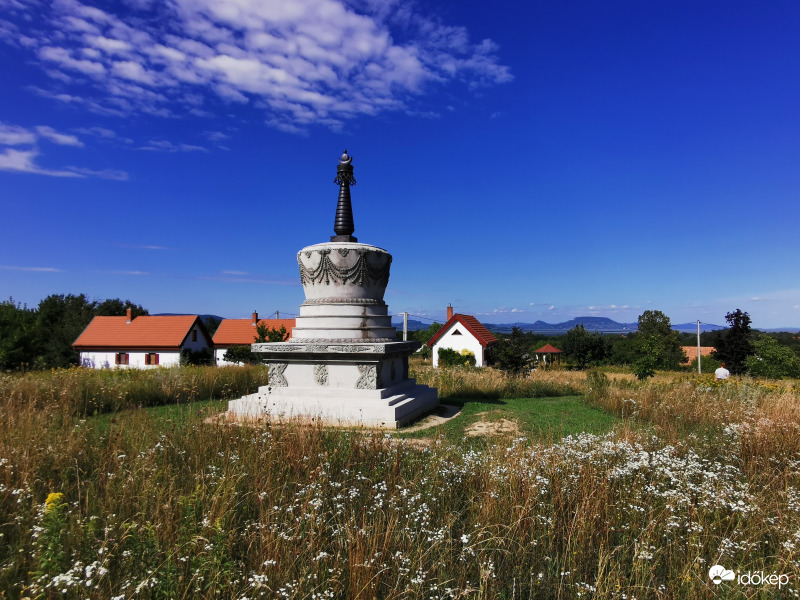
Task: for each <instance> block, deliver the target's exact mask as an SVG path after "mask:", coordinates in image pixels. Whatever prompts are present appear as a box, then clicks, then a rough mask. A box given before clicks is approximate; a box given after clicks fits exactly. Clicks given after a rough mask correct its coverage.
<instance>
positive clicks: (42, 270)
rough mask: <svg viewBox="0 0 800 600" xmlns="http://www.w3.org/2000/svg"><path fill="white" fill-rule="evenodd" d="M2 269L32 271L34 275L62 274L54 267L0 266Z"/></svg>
mask: <svg viewBox="0 0 800 600" xmlns="http://www.w3.org/2000/svg"><path fill="white" fill-rule="evenodd" d="M0 269H5V270H6V271H31V272H34V273H61V269H55V268H53V267H15V266H11V265H0Z"/></svg>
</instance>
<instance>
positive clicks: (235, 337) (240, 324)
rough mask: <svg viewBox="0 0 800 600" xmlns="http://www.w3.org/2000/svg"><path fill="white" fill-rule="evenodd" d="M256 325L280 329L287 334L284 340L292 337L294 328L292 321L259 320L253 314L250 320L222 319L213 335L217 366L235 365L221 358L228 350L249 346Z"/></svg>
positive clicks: (256, 314)
mask: <svg viewBox="0 0 800 600" xmlns="http://www.w3.org/2000/svg"><path fill="white" fill-rule="evenodd" d="M258 325H265V326H266V327H267V328H269V329H274V330H276V331H279V330H280V328H281V327H283V328H284V329H285V330H286V333H287V334H288V335H287V336H286V339H287V340H288V339H290V338H291V337H292V329H293V328H294V326H295V320H294V319H261V320H259V318H258V313H257V312H254V313H253V317H252V318H251V319H223V320H222V322H221V323H220V324H219V327H217V331H216V332H215V333H214V340H213V341H214V361H215V362H216V364H217V366H226V365H235V364H237V363H232V362H228V361H226V360H224V359H223V358H222V357H223V356H225V353H226V352H227V351H228V349H229V348H231V347H233V346H249V345H250V344H252V343H253V342H254V341H255V338H256V328H257V326H258Z"/></svg>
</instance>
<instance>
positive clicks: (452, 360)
mask: <svg viewBox="0 0 800 600" xmlns="http://www.w3.org/2000/svg"><path fill="white" fill-rule="evenodd" d="M439 366H442V367H474V366H475V354H473V353H472V352H470V351H469V350H462V351H461V352H456V351H455V350H453V349H452V348H439Z"/></svg>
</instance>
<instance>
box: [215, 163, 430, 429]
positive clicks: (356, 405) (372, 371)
mask: <svg viewBox="0 0 800 600" xmlns="http://www.w3.org/2000/svg"><path fill="white" fill-rule="evenodd" d="M334 183H336V184H338V185H339V201H338V204H337V207H336V217H335V221H334V227H333V230H334V233H335V235H333V236H331V239H330V242H325V243H322V244H315V245H313V246H307V247H306V248H303V249H302V250H300V252H298V253H297V263H298V266H299V267H300V282H301V283H302V284H303V292H304V293H305V297H306V300H305V302H303V304H302V305H301V306H300V316H298V317H297V319H296V326H295V327H294V328H293V330H292V338H291V340H289V341H288V342H278V343H267V344H253V346H252V349H253V352H258V353H261V354H263V355H264V358H265V361H266V362H267V364H268V365H269V384H268V385H266V386H262V387H260V388H259V390H258V392H257V393H255V394H250V395H248V396H244V397H243V398H239V399H238V400H232V401H231V402H229V404H228V415H229V416H230V417H232V418H244V419H253V418H256V419H257V418H263V417H270V418H292V417H308V418H316V419H321V420H323V421H324V422H327V423H331V424H339V425H364V426H368V427H386V428H396V427H400V426H402V425H404V424H406V423H408V422H409V421H412V420H414V419H415V418H417V417H418V416H420V415H421V414H423V413H425V412H428V411H430V410H432V409H433V408H435V407H436V406H438V404H439V400H438V394H437V392H436V389H435V388H431V387H428V386H425V385H417V383H416V381H415V380H414V379H410V378H409V376H408V357H409V356H411V354H413V353H414V351H415V350H417V348H419V346H420V343H419V342H409V341H402V342H401V341H397V339H396V330H395V328H394V327H392V318H391V316H390V315H389V312H388V310H389V309H388V306H387V305H386V303H385V302H384V300H383V296H384V292H385V291H386V286H387V284H388V283H389V268H390V266H391V264H392V255H391V254H389V253H388V252H387V251H386V250H384V249H382V248H378V247H376V246H371V245H369V244H361V243H358V239H357V238H355V237H354V236H353V233H354V231H355V226H354V223H353V209H352V203H351V198H350V186H351V185H355V183H356V180H355V177H354V174H353V159H352V157H351V156H349V155H348V154H347V150H345V151H344V154H343V155H342V156H341V158H340V159H339V165H338V168H337V174H336V179H335V180H334Z"/></svg>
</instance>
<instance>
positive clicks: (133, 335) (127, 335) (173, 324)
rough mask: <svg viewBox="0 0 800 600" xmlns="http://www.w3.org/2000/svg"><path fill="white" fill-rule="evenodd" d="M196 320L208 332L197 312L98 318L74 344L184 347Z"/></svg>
mask: <svg viewBox="0 0 800 600" xmlns="http://www.w3.org/2000/svg"><path fill="white" fill-rule="evenodd" d="M196 322H199V323H200V327H201V331H202V332H203V334H204V335H206V336H207V335H208V334H207V333H205V327H204V326H203V322H202V321H201V320H200V317H198V316H197V315H169V316H152V317H150V316H144V317H134V318H133V319H132V320H131V321H130V322H128V318H127V317H95V318H94V319H92V322H91V323H89V325H88V326H87V327H86V329H84V330H83V333H81V334H80V335H79V336H78V339H77V340H75V342H74V343H73V344H72V346H73V347H74V348H77V349H88V348H175V349H176V350H177V349H179V348H180V347H181V345H182V344H183V341H184V340H185V339H186V336H188V335H189V331H191V329H192V327H193V326H194V324H195V323H196Z"/></svg>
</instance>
